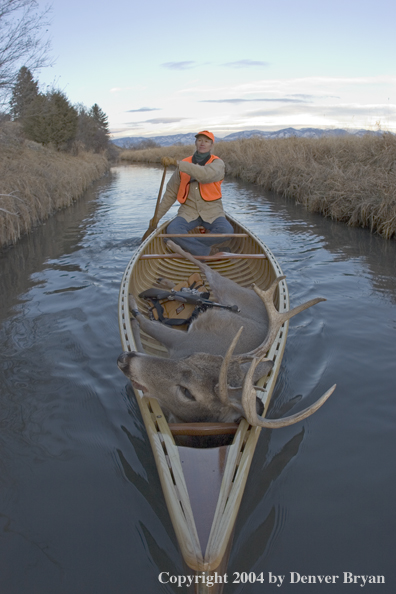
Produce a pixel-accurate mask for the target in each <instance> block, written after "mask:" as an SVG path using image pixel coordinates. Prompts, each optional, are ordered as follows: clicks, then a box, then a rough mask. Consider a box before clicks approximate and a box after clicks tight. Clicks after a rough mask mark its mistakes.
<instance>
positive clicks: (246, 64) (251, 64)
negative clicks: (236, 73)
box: [223, 60, 270, 68]
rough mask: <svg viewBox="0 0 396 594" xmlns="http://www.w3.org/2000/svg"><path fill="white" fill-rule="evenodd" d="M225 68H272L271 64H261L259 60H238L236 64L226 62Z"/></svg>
mask: <svg viewBox="0 0 396 594" xmlns="http://www.w3.org/2000/svg"><path fill="white" fill-rule="evenodd" d="M223 66H227V67H228V68H255V67H257V66H258V67H259V68H262V67H267V66H270V63H269V62H260V61H258V60H237V61H236V62H226V63H225V64H223Z"/></svg>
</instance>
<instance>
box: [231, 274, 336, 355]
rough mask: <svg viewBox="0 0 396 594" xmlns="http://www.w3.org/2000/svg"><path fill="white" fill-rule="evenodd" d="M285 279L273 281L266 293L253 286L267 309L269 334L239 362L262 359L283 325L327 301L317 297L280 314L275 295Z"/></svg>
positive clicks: (280, 277)
mask: <svg viewBox="0 0 396 594" xmlns="http://www.w3.org/2000/svg"><path fill="white" fill-rule="evenodd" d="M284 278H286V277H285V276H278V277H277V278H276V279H275V280H274V281H273V283H272V284H271V286H270V287H269V288H268V289H266V290H265V291H263V290H262V289H259V288H258V287H257V286H256V285H253V290H254V291H255V293H256V294H257V295H258V296H259V297H260V299H261V300H262V301H263V303H264V305H265V308H266V310H267V314H268V322H269V326H268V332H267V335H266V337H265V340H264V342H262V343H261V345H260V346H258V347H257V348H255V349H254V350H253V351H250V352H249V353H245V354H243V355H238V356H237V358H238V360H239V361H246V360H247V359H248V360H251V359H253V358H256V357H258V358H259V359H261V358H262V357H263V356H264V355H265V354H266V353H267V352H268V350H269V348H270V347H271V345H272V343H273V342H274V340H275V338H276V335H277V333H278V331H279V328H280V327H281V326H282V324H284V323H285V322H287V320H290V318H292V317H293V316H295V315H297V314H298V313H300V312H302V311H304V310H305V309H308V307H311V306H312V305H316V303H319V302H320V301H326V299H324V298H323V297H316V298H315V299H310V301H307V302H306V303H302V304H301V305H298V306H297V307H294V308H293V309H291V310H289V311H286V312H283V313H280V312H279V311H278V310H277V309H276V307H275V305H274V294H275V291H276V288H277V286H278V284H279V283H280V281H281V280H283V279H284Z"/></svg>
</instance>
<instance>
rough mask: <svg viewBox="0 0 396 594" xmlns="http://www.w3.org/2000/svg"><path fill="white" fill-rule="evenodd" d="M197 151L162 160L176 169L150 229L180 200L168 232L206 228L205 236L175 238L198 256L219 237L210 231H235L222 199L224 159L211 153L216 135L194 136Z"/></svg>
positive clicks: (203, 132) (175, 240)
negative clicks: (188, 154)
mask: <svg viewBox="0 0 396 594" xmlns="http://www.w3.org/2000/svg"><path fill="white" fill-rule="evenodd" d="M195 138H196V141H195V146H196V149H197V150H196V151H195V153H194V154H193V155H192V156H190V157H187V158H186V159H183V160H182V161H176V159H172V158H170V157H165V158H164V159H163V161H162V162H163V164H164V166H165V167H167V166H169V165H175V166H176V170H175V172H174V173H173V175H172V177H171V178H170V180H169V182H168V185H167V187H166V191H165V194H164V196H163V198H162V200H161V202H160V204H159V207H158V210H157V212H156V214H155V215H154V217H153V219H152V220H151V221H150V228H156V227H157V225H158V222H159V221H160V220H161V219H162V217H163V216H164V215H165V214H166V213H167V212H168V210H169V209H170V207H171V206H172V205H173V204H174V202H175V201H176V200H177V201H178V202H180V208H179V210H178V216H177V217H176V218H175V219H173V221H171V223H170V224H169V225H168V228H167V233H172V234H182V233H188V232H189V231H191V230H192V229H194V228H195V227H204V229H206V231H208V232H209V233H205V234H204V235H203V236H202V238H201V237H199V238H197V237H194V238H191V239H189V238H180V237H175V238H173V241H174V242H175V243H177V244H178V245H180V247H182V248H183V249H184V250H186V251H188V252H190V253H191V254H193V255H195V256H208V255H209V254H210V253H211V248H212V246H214V245H215V244H218V243H219V239H218V238H215V237H212V238H211V237H210V233H227V234H230V235H231V234H232V233H233V227H232V225H231V224H230V223H229V222H228V221H227V219H226V218H225V214H224V210H223V203H222V199H221V184H222V181H223V179H224V174H225V165H224V162H223V161H222V160H221V159H220V158H219V157H216V155H212V148H213V144H214V135H213V134H212V132H209V131H208V130H203V131H202V132H198V134H196V136H195Z"/></svg>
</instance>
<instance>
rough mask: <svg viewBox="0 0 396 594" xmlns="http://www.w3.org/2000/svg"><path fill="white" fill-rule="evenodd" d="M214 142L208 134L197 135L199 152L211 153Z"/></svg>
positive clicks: (196, 143)
mask: <svg viewBox="0 0 396 594" xmlns="http://www.w3.org/2000/svg"><path fill="white" fill-rule="evenodd" d="M212 144H213V142H212V141H211V140H210V138H208V137H207V136H203V135H202V134H201V135H200V136H198V137H197V140H196V141H195V146H196V147H197V151H198V152H199V153H209V151H210V150H211V148H212Z"/></svg>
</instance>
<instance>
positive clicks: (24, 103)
mask: <svg viewBox="0 0 396 594" xmlns="http://www.w3.org/2000/svg"><path fill="white" fill-rule="evenodd" d="M38 93H39V90H38V83H37V81H35V80H34V78H33V76H32V73H31V72H30V70H29V69H28V68H26V66H22V68H20V70H19V72H18V76H17V79H16V81H15V84H14V85H13V87H12V97H11V100H10V107H11V115H12V117H13V119H14V120H15V119H21V118H23V116H24V114H25V112H26V109H27V108H28V107H29V105H30V104H31V103H32V101H34V99H36V97H37V95H38Z"/></svg>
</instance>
